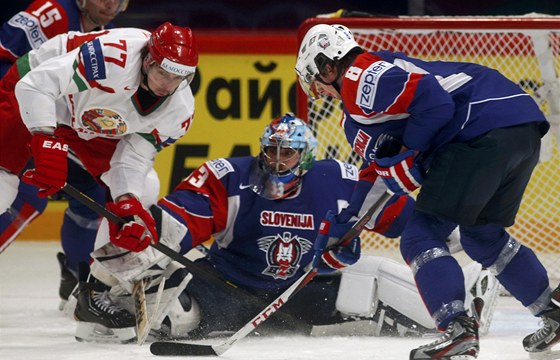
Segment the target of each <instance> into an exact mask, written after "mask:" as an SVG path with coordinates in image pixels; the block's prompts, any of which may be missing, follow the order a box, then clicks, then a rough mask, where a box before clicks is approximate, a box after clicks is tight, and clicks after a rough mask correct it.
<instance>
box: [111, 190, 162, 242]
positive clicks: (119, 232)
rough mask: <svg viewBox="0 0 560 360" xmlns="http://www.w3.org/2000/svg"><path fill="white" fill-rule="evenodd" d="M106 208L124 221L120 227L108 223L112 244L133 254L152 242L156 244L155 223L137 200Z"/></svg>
mask: <svg viewBox="0 0 560 360" xmlns="http://www.w3.org/2000/svg"><path fill="white" fill-rule="evenodd" d="M107 208H108V209H109V210H110V211H112V212H113V213H115V215H117V216H120V217H121V218H123V219H124V220H125V221H126V223H125V224H124V225H122V227H121V225H120V224H115V223H113V222H109V238H110V240H111V242H112V243H113V244H115V245H117V246H120V247H122V248H123V249H127V250H130V251H134V252H139V251H142V250H144V249H146V248H147V247H148V246H149V245H150V243H152V242H153V243H154V244H157V242H158V234H157V230H156V222H155V220H154V218H153V217H152V215H151V214H150V213H149V212H148V211H147V210H146V209H144V207H143V206H142V204H141V203H140V201H138V199H136V198H130V199H127V200H122V201H119V202H117V203H109V204H107Z"/></svg>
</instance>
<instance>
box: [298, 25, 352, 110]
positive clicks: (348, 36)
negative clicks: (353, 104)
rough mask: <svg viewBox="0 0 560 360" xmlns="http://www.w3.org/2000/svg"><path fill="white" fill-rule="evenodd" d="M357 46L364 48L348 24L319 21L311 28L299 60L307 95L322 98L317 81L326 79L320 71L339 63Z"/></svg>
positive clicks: (300, 74) (301, 77)
mask: <svg viewBox="0 0 560 360" xmlns="http://www.w3.org/2000/svg"><path fill="white" fill-rule="evenodd" d="M353 49H360V51H361V48H360V46H359V45H358V43H357V42H356V41H355V40H354V35H353V34H352V32H351V31H350V30H349V29H348V28H347V27H346V26H343V25H326V24H319V25H315V26H313V27H312V28H311V29H309V31H307V33H306V34H305V36H304V38H303V40H302V42H301V46H300V48H299V52H298V58H297V62H296V73H297V74H298V79H299V83H300V85H301V87H302V89H303V91H305V93H306V94H307V96H309V97H310V98H312V99H313V100H315V99H318V98H319V93H318V92H317V89H316V86H315V81H320V82H322V81H321V78H320V76H319V75H320V74H321V73H322V72H323V71H324V69H325V65H327V64H331V65H332V66H335V65H336V64H337V62H338V60H340V59H342V58H343V57H344V56H345V55H346V54H348V53H349V52H350V51H351V50H353ZM340 75H341V73H340V72H339V76H340ZM327 85H331V84H327Z"/></svg>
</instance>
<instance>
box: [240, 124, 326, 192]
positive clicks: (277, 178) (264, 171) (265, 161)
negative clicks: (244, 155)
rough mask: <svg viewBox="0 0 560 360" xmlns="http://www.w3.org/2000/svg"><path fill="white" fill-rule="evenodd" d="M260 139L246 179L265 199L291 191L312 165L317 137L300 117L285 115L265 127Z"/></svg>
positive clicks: (297, 185)
mask: <svg viewBox="0 0 560 360" xmlns="http://www.w3.org/2000/svg"><path fill="white" fill-rule="evenodd" d="M260 141H261V152H260V154H259V157H258V159H257V160H256V161H255V163H254V164H253V168H252V169H251V175H250V179H249V182H250V183H251V184H253V186H252V189H253V191H255V192H256V193H257V194H259V195H260V196H262V197H264V198H266V199H269V200H276V199H283V198H285V197H287V196H290V195H292V194H294V193H295V192H296V191H297V190H298V189H299V187H300V185H301V178H302V176H303V175H304V174H305V173H306V172H307V170H309V169H310V168H311V167H312V166H313V162H314V161H315V154H314V152H315V149H316V148H317V139H315V137H314V136H313V133H312V132H311V130H310V129H309V128H308V127H307V125H306V124H305V122H304V121H303V120H301V119H299V118H296V117H295V116H293V115H292V114H286V115H284V116H283V117H281V118H277V119H275V120H273V121H272V122H271V123H270V124H269V125H268V126H267V127H266V128H265V130H264V133H263V134H262V136H261V140H260Z"/></svg>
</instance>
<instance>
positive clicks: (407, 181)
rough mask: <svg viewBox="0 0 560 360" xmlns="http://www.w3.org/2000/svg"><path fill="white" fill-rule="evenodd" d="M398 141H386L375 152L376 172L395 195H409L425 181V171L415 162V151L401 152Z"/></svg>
mask: <svg viewBox="0 0 560 360" xmlns="http://www.w3.org/2000/svg"><path fill="white" fill-rule="evenodd" d="M400 148H401V145H400V143H399V142H398V141H396V140H393V139H391V140H386V141H384V142H383V143H382V144H381V145H380V146H379V148H378V149H377V151H376V152H375V171H376V172H377V174H378V175H379V176H381V178H382V179H383V182H384V183H385V186H387V188H388V189H389V190H390V191H391V192H392V193H394V194H395V195H407V194H410V193H411V192H413V191H414V190H416V189H418V188H419V187H420V185H421V184H422V182H423V181H424V171H423V170H422V168H421V167H420V165H419V164H418V163H416V162H415V161H414V155H415V154H414V150H406V151H404V152H400V153H399V151H400Z"/></svg>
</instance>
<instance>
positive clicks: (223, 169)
mask: <svg viewBox="0 0 560 360" xmlns="http://www.w3.org/2000/svg"><path fill="white" fill-rule="evenodd" d="M206 165H207V166H208V168H209V169H210V170H211V171H212V172H213V173H214V176H216V178H218V179H221V178H222V177H224V176H225V175H226V174H228V173H230V172H234V171H235V169H234V168H233V166H232V165H231V163H230V162H229V161H227V160H226V159H222V158H220V159H214V160H210V161H208V162H207V163H206Z"/></svg>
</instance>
